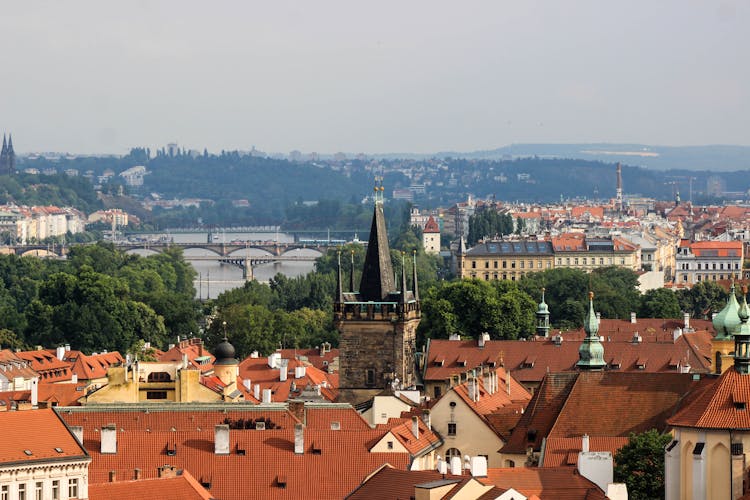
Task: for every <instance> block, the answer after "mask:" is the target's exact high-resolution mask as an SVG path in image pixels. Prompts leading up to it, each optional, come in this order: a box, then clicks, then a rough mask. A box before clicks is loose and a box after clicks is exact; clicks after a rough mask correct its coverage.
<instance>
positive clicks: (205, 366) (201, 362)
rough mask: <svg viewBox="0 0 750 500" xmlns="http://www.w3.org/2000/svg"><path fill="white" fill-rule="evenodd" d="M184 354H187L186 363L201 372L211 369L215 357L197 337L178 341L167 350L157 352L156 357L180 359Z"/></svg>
mask: <svg viewBox="0 0 750 500" xmlns="http://www.w3.org/2000/svg"><path fill="white" fill-rule="evenodd" d="M184 355H187V359H188V363H189V364H190V365H191V366H192V367H193V368H197V369H198V370H200V371H201V373H210V372H212V371H213V369H214V361H215V359H216V358H214V356H213V355H212V354H211V353H210V352H208V350H207V349H206V348H205V347H203V341H202V340H201V339H197V338H192V339H186V340H182V341H180V342H179V343H178V344H177V345H175V346H174V347H173V348H171V349H169V350H168V351H166V352H162V353H159V355H158V356H157V359H158V360H159V361H182V357H183V356H184Z"/></svg>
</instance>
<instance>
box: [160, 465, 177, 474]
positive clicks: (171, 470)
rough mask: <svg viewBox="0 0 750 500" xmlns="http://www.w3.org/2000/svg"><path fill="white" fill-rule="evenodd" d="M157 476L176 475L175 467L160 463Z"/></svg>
mask: <svg viewBox="0 0 750 500" xmlns="http://www.w3.org/2000/svg"><path fill="white" fill-rule="evenodd" d="M158 471H159V477H177V467H174V466H172V465H169V464H167V465H162V466H161V467H159V469H158Z"/></svg>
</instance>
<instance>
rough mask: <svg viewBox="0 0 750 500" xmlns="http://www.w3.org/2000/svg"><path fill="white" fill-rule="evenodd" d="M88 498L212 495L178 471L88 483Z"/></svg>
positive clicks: (194, 499)
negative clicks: (125, 479)
mask: <svg viewBox="0 0 750 500" xmlns="http://www.w3.org/2000/svg"><path fill="white" fill-rule="evenodd" d="M88 498H89V500H110V499H112V498H116V499H117V500H141V499H143V498H158V499H159V500H211V499H213V498H214V497H213V496H212V495H211V493H210V492H209V491H208V490H206V488H204V487H203V486H201V484H200V483H199V482H198V481H197V480H196V479H195V478H194V477H193V476H192V475H191V474H190V473H189V472H188V471H186V470H185V471H178V474H177V476H175V477H161V478H154V479H141V480H137V481H115V482H113V483H98V484H90V485H89V497H88Z"/></svg>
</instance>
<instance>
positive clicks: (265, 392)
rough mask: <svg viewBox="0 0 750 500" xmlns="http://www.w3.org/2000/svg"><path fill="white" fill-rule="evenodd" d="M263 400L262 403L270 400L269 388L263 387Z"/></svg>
mask: <svg viewBox="0 0 750 500" xmlns="http://www.w3.org/2000/svg"><path fill="white" fill-rule="evenodd" d="M263 402H264V403H270V402H271V389H263Z"/></svg>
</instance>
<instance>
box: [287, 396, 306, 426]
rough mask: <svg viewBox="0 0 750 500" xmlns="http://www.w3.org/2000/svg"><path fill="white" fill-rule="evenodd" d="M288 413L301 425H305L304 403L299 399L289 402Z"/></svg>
mask: <svg viewBox="0 0 750 500" xmlns="http://www.w3.org/2000/svg"><path fill="white" fill-rule="evenodd" d="M289 413H291V414H292V415H294V418H296V419H297V420H298V421H300V422H302V423H303V424H306V423H307V420H306V414H305V402H304V401H302V400H299V399H294V400H291V401H289Z"/></svg>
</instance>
